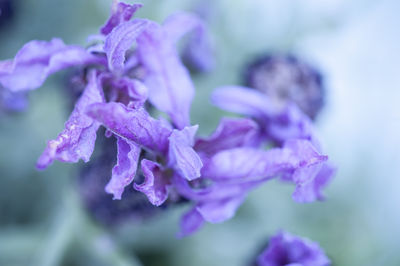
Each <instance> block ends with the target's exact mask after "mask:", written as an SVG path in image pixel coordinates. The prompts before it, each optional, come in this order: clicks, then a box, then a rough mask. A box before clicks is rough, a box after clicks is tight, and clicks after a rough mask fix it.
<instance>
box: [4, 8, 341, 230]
mask: <svg viewBox="0 0 400 266" xmlns="http://www.w3.org/2000/svg"><path fill="white" fill-rule="evenodd" d="M139 7H141V5H127V4H123V3H118V2H114V4H113V10H112V13H111V16H110V18H109V20H108V21H107V22H106V23H105V25H104V26H103V27H102V28H101V30H100V33H101V34H100V35H97V36H93V37H92V39H93V40H96V42H97V43H95V44H94V45H93V46H91V47H89V48H88V49H83V48H80V47H77V46H68V45H65V44H64V43H63V42H62V41H61V40H59V39H53V40H52V41H50V42H43V41H32V42H30V43H28V44H26V45H25V46H24V47H23V48H22V49H21V50H20V51H19V52H18V53H17V55H16V56H15V58H14V59H13V60H7V61H3V62H0V84H1V86H3V87H4V89H6V90H7V91H10V92H12V93H24V91H27V90H32V89H36V88H37V87H39V86H41V85H42V84H43V82H44V81H45V80H46V78H47V77H48V76H49V75H50V74H52V73H54V72H56V71H59V70H61V69H64V68H67V67H72V66H81V67H83V69H84V71H83V74H81V75H78V76H79V79H80V83H81V84H85V85H86V86H84V87H85V88H84V89H83V92H82V94H81V95H80V98H79V99H78V100H77V102H76V104H75V107H74V109H73V111H72V113H71V115H70V117H69V119H68V121H67V122H66V123H65V129H64V130H63V131H62V132H61V133H60V134H59V135H58V137H57V138H56V139H54V140H51V141H49V142H48V144H47V147H46V149H45V151H44V152H43V154H42V155H41V156H40V158H39V160H38V162H37V167H38V168H40V169H43V168H46V167H47V166H49V165H50V164H51V163H52V162H53V161H54V160H59V161H63V162H74V163H75V162H78V161H79V160H80V159H82V160H83V161H84V162H88V161H89V160H90V157H91V155H92V153H93V150H94V147H95V141H96V138H97V134H99V133H98V129H99V127H100V125H102V126H104V127H105V128H106V131H105V133H104V135H105V136H106V137H111V136H112V135H114V137H115V139H116V141H117V152H114V153H113V154H114V155H115V157H116V163H115V165H114V167H113V168H112V170H111V173H110V175H111V179H110V180H109V182H108V183H107V184H106V186H105V191H106V192H107V193H109V194H112V195H113V198H114V199H123V197H124V191H129V189H127V187H128V186H130V185H132V184H133V186H132V187H134V189H135V190H136V191H139V192H142V193H143V194H144V195H145V196H146V197H147V199H148V200H149V202H150V203H151V204H153V205H155V206H160V205H163V204H164V203H165V202H166V201H169V202H173V201H179V199H182V198H184V199H187V200H188V201H190V202H191V203H192V208H191V209H190V210H189V212H187V213H186V214H185V215H184V216H183V218H182V221H181V235H182V236H183V235H188V234H190V233H193V232H195V231H196V230H198V229H199V228H200V227H201V225H202V224H204V222H205V221H207V222H211V223H220V222H223V221H225V220H227V219H230V218H231V217H233V216H234V215H235V212H236V210H237V209H238V208H239V206H240V205H241V204H242V202H243V201H244V200H245V198H246V196H247V194H248V193H249V192H250V191H251V190H252V189H254V188H256V187H258V186H260V185H262V184H264V183H265V182H267V181H269V180H271V179H273V178H279V179H281V180H283V181H286V182H290V183H293V184H294V185H295V192H294V194H293V198H294V199H295V200H296V201H298V202H309V201H313V200H317V199H322V193H321V190H322V189H323V188H324V187H325V185H326V184H327V183H328V182H329V180H330V178H331V176H332V174H333V172H334V171H333V169H332V168H331V167H330V166H329V165H327V164H326V161H327V159H328V158H327V156H325V155H323V154H322V153H321V151H320V147H319V143H318V140H317V138H316V136H315V135H316V134H315V131H314V129H313V126H312V122H311V120H310V119H309V118H308V117H307V116H305V115H304V114H303V113H302V112H301V111H300V110H299V109H298V108H297V106H296V105H293V104H292V105H290V104H288V105H274V103H273V102H272V101H270V100H269V98H268V97H267V96H265V95H263V94H262V93H260V92H258V91H255V90H250V89H247V88H242V87H225V88H221V89H219V90H217V91H216V92H215V93H214V94H213V101H214V103H215V104H217V105H218V106H219V107H221V108H223V109H225V110H228V111H232V112H237V113H240V114H243V115H245V116H247V118H224V119H222V120H221V122H220V125H219V126H218V127H217V129H216V130H215V132H214V133H213V134H212V135H211V136H209V137H206V138H199V137H197V136H196V132H197V129H198V126H197V125H191V123H190V107H191V102H192V99H193V97H194V85H193V82H192V80H191V78H190V75H189V72H188V70H187V69H186V68H185V66H184V65H183V64H182V61H181V58H180V57H179V53H178V51H177V48H176V44H177V42H178V40H179V39H180V38H181V37H182V36H183V35H185V34H187V33H188V32H193V34H194V35H192V36H195V37H196V38H197V41H198V43H199V44H200V43H201V40H202V38H204V37H205V36H206V34H205V27H204V24H203V23H202V22H201V20H200V19H199V18H197V17H196V16H193V15H191V14H188V13H178V14H175V15H172V16H170V17H169V18H167V19H166V20H165V22H164V23H163V24H162V25H160V24H158V23H156V22H154V21H150V20H146V19H136V18H135V19H132V20H131V17H132V16H133V14H134V13H135V12H136V10H137V9H138V8H139ZM200 50H201V49H200ZM200 50H199V53H200V57H202V56H203V55H201V54H202V53H201V51H200ZM82 87H83V86H82ZM150 104H151V106H152V108H149V106H150ZM155 109H157V110H159V111H161V112H164V113H166V114H167V116H168V117H169V120H165V119H159V118H155V117H153V116H152V111H153V110H155ZM101 138H104V137H103V136H101ZM271 143H273V144H275V145H276V146H275V147H274V148H272V149H269V150H265V149H264V147H265V144H271ZM249 158H251V159H249ZM140 178H142V179H143V180H140Z"/></svg>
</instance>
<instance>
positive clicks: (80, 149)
mask: <svg viewBox="0 0 400 266" xmlns="http://www.w3.org/2000/svg"><path fill="white" fill-rule="evenodd" d="M88 80H89V81H88V84H87V86H86V88H85V90H84V92H83V94H82V95H81V97H80V98H79V100H78V102H77V104H76V105H75V108H74V110H73V111H72V113H71V115H70V117H69V119H68V121H67V122H66V123H65V129H64V130H63V132H61V133H60V135H58V137H57V138H56V139H55V140H50V141H49V142H48V144H47V147H46V149H45V150H44V152H43V154H42V155H41V156H40V158H39V159H38V162H37V167H38V168H40V169H43V168H46V167H47V166H49V165H50V164H51V163H52V162H53V161H54V160H60V161H63V162H73V163H76V162H78V160H79V159H82V160H83V161H84V162H88V161H89V158H90V156H91V155H92V153H93V149H94V143H95V140H96V132H97V129H98V128H99V126H100V124H99V123H97V122H96V121H94V120H93V119H92V118H91V117H89V116H87V115H86V114H85V110H86V107H87V106H89V105H91V104H93V103H101V102H104V96H103V91H102V88H101V87H100V84H99V82H98V79H97V74H96V71H91V72H90V73H89V75H88Z"/></svg>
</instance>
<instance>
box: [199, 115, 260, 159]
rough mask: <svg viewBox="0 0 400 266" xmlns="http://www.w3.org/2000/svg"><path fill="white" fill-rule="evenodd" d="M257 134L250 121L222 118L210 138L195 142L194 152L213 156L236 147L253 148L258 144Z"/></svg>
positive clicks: (256, 127) (255, 124) (256, 129)
mask: <svg viewBox="0 0 400 266" xmlns="http://www.w3.org/2000/svg"><path fill="white" fill-rule="evenodd" d="M258 132H259V128H258V125H257V123H255V122H254V121H253V120H251V119H246V118H224V119H222V120H221V122H220V123H219V125H218V127H217V129H216V130H215V132H214V133H213V134H212V135H211V136H210V137H208V138H203V139H202V138H199V139H197V140H196V144H195V150H196V151H198V152H202V153H205V154H207V155H213V154H215V153H217V152H219V151H223V150H227V149H232V148H237V147H254V146H256V145H257V144H258Z"/></svg>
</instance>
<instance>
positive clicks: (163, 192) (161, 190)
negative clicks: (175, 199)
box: [134, 159, 169, 206]
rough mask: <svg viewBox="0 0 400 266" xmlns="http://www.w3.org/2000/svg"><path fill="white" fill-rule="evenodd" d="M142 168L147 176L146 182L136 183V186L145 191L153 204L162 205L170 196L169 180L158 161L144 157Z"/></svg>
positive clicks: (137, 188) (145, 176)
mask: <svg viewBox="0 0 400 266" xmlns="http://www.w3.org/2000/svg"><path fill="white" fill-rule="evenodd" d="M141 168H142V172H143V175H144V178H145V179H144V182H143V183H142V184H134V188H135V189H136V190H138V191H140V192H142V193H144V194H145V195H146V196H147V198H148V199H149V201H150V202H151V204H153V205H155V206H160V205H161V204H163V203H164V202H165V201H166V200H167V198H168V186H169V181H168V179H167V178H166V177H165V176H164V173H163V172H162V169H161V166H160V165H159V164H158V163H155V162H152V161H149V160H147V159H143V160H142V162H141Z"/></svg>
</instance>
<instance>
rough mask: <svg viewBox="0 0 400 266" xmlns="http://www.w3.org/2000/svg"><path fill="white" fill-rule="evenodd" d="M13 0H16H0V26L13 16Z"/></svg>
mask: <svg viewBox="0 0 400 266" xmlns="http://www.w3.org/2000/svg"><path fill="white" fill-rule="evenodd" d="M15 2H16V0H0V27H1V26H3V25H5V24H6V23H7V22H9V21H10V20H11V19H12V18H13V16H14V3H15Z"/></svg>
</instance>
